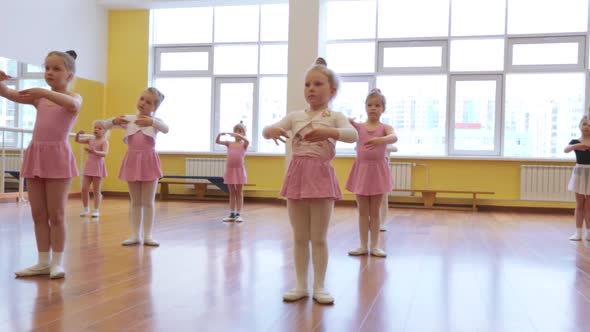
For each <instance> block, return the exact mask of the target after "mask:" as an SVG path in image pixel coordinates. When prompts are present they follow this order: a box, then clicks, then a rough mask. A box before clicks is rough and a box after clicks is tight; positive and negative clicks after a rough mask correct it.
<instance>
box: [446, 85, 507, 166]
mask: <svg viewBox="0 0 590 332" xmlns="http://www.w3.org/2000/svg"><path fill="white" fill-rule="evenodd" d="M501 91H502V76H500V75H453V76H452V77H451V112H450V121H449V122H450V123H451V131H450V141H451V143H450V145H449V147H450V150H449V155H498V154H499V152H500V125H499V123H500V121H499V120H500V112H499V108H500V105H499V103H498V101H500V100H501V99H500V95H501Z"/></svg>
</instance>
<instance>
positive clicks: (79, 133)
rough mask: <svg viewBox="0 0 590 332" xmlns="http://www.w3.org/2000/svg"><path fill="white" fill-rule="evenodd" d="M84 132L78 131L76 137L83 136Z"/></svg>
mask: <svg viewBox="0 0 590 332" xmlns="http://www.w3.org/2000/svg"><path fill="white" fill-rule="evenodd" d="M84 134H86V132H85V131H84V130H80V131H78V132H77V133H76V136H80V135H84Z"/></svg>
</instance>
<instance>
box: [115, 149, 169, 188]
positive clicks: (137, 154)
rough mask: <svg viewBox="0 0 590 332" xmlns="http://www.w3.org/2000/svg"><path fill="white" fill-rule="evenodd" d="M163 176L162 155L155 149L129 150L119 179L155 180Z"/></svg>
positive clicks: (133, 180) (130, 180) (131, 180)
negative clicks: (159, 155)
mask: <svg viewBox="0 0 590 332" xmlns="http://www.w3.org/2000/svg"><path fill="white" fill-rule="evenodd" d="M161 177H162V166H161V165H160V157H158V154H157V153H156V151H155V150H127V153H126V154H125V158H124V159H123V163H122V164H121V169H120V170H119V179H121V180H124V181H127V182H135V181H154V180H157V179H159V178H161Z"/></svg>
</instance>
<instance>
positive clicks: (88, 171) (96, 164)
mask: <svg viewBox="0 0 590 332" xmlns="http://www.w3.org/2000/svg"><path fill="white" fill-rule="evenodd" d="M103 142H104V141H103V140H95V139H91V140H89V141H88V146H89V147H90V148H92V149H93V150H95V151H102V143H103ZM84 176H94V177H99V178H104V177H105V176H107V168H106V166H105V164H104V157H103V156H98V155H95V154H94V153H88V159H87V160H86V164H85V165H84Z"/></svg>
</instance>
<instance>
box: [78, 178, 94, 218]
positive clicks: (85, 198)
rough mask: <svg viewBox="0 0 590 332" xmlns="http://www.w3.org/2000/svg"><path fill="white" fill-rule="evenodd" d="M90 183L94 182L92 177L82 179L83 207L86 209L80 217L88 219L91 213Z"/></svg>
mask: <svg viewBox="0 0 590 332" xmlns="http://www.w3.org/2000/svg"><path fill="white" fill-rule="evenodd" d="M90 182H92V177H90V176H84V177H83V178H82V189H81V190H82V193H81V194H82V205H83V206H84V209H83V210H82V212H80V217H86V216H87V215H88V213H89V212H90V211H89V210H88V192H89V191H90Z"/></svg>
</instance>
